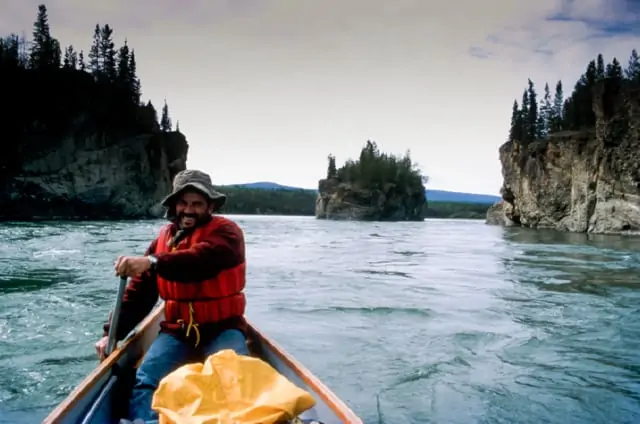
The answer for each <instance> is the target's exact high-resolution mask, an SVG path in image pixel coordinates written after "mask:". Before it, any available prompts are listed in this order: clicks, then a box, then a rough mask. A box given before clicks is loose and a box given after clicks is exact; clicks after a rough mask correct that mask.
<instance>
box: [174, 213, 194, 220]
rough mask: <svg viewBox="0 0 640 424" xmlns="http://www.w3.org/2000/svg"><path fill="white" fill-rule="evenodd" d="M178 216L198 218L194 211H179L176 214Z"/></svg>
mask: <svg viewBox="0 0 640 424" xmlns="http://www.w3.org/2000/svg"><path fill="white" fill-rule="evenodd" d="M178 218H193V219H198V214H195V213H184V212H180V213H179V214H178Z"/></svg>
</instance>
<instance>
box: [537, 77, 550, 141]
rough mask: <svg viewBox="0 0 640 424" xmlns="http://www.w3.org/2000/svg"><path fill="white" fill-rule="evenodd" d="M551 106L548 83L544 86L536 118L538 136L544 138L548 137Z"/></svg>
mask: <svg viewBox="0 0 640 424" xmlns="http://www.w3.org/2000/svg"><path fill="white" fill-rule="evenodd" d="M552 109H553V106H552V105H551V91H550V90H549V83H545V85H544V97H543V99H542V104H541V105H540V112H539V114H538V115H539V116H538V134H539V135H538V136H539V137H546V136H548V135H549V129H550V126H551V121H552V120H553V112H552Z"/></svg>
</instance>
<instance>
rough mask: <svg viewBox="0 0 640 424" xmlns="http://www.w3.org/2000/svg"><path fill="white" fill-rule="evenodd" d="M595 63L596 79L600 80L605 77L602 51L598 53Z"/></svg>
mask: <svg viewBox="0 0 640 424" xmlns="http://www.w3.org/2000/svg"><path fill="white" fill-rule="evenodd" d="M597 61H598V62H597V64H596V81H600V80H601V79H603V78H604V77H605V68H604V59H603V57H602V53H600V54H598V59H597Z"/></svg>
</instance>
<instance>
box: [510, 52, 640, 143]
mask: <svg viewBox="0 0 640 424" xmlns="http://www.w3.org/2000/svg"><path fill="white" fill-rule="evenodd" d="M605 79H607V80H610V81H611V82H612V84H611V85H610V87H612V88H613V89H618V88H619V87H621V86H622V85H624V84H628V85H630V86H635V87H640V58H639V57H638V52H637V51H636V49H633V50H632V52H631V55H630V57H629V60H628V63H627V66H626V67H625V68H624V69H623V68H622V65H621V64H620V62H619V61H618V59H617V58H615V57H614V58H613V60H612V61H611V62H610V63H608V64H607V65H606V66H605V62H604V58H603V57H602V54H598V56H597V58H596V59H594V60H591V61H590V62H589V64H588V65H587V68H586V71H585V72H584V73H583V74H582V75H581V76H580V78H579V79H578V81H577V82H576V83H575V85H574V88H573V91H572V93H571V95H570V96H569V97H567V98H566V99H565V98H564V94H563V85H562V81H558V82H557V83H556V86H555V93H554V95H553V98H552V96H551V92H550V88H549V84H548V83H546V84H545V86H544V94H543V97H542V99H540V101H539V100H538V93H537V92H536V89H535V85H534V83H533V81H531V79H529V80H528V85H527V88H526V89H525V90H524V92H523V93H522V99H521V101H520V103H518V99H515V100H514V102H513V107H512V113H511V126H510V130H509V141H512V140H518V141H521V142H524V143H527V142H530V141H534V140H537V139H541V138H545V137H547V136H548V135H550V134H552V133H557V132H561V131H579V130H583V129H588V128H593V127H594V126H595V123H596V118H595V114H594V112H593V94H592V93H593V88H594V87H595V85H596V84H598V83H599V82H601V81H603V80H605Z"/></svg>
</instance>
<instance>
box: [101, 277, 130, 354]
mask: <svg viewBox="0 0 640 424" xmlns="http://www.w3.org/2000/svg"><path fill="white" fill-rule="evenodd" d="M126 286H127V277H120V284H119V285H118V294H117V295H116V300H115V302H114V305H113V312H112V313H111V323H110V324H109V339H108V342H107V349H106V350H105V351H104V357H105V358H106V357H107V356H109V355H111V352H113V349H115V347H116V343H117V340H116V335H117V332H118V321H119V319H120V309H121V308H122V298H123V297H124V289H125V287H126Z"/></svg>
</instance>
